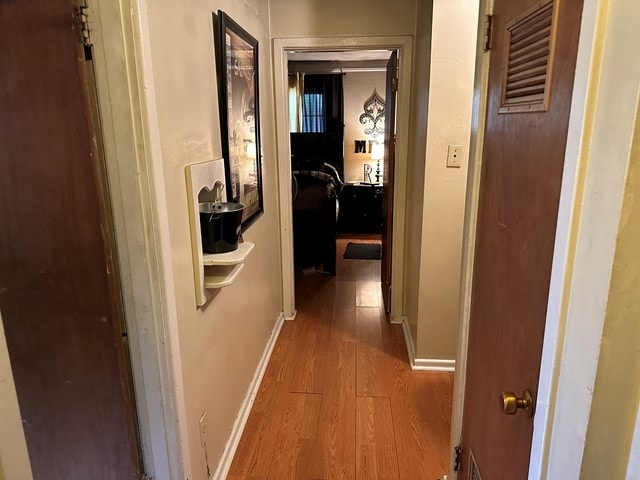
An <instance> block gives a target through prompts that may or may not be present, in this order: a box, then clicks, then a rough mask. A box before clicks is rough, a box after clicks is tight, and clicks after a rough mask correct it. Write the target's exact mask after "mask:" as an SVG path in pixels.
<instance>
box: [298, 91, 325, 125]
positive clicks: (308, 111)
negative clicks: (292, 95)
mask: <svg viewBox="0 0 640 480" xmlns="http://www.w3.org/2000/svg"><path fill="white" fill-rule="evenodd" d="M302 131H303V132H309V133H323V132H325V131H326V121H325V111H324V95H323V94H322V93H305V94H304V95H303V97H302Z"/></svg>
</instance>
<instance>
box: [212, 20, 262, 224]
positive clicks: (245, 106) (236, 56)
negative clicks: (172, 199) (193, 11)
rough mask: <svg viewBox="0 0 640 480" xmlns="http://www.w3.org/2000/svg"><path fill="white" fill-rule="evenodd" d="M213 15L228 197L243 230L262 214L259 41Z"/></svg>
mask: <svg viewBox="0 0 640 480" xmlns="http://www.w3.org/2000/svg"><path fill="white" fill-rule="evenodd" d="M215 17H216V15H215V14H214V21H213V24H214V37H215V45H216V65H217V70H218V107H219V111H220V134H221V139H222V155H223V157H224V165H225V178H226V185H227V201H229V202H238V203H242V204H243V205H244V207H245V208H244V211H243V214H242V231H246V229H247V228H248V227H249V226H250V225H251V224H252V223H253V222H255V221H256V220H257V219H258V217H260V215H262V213H263V212H264V201H263V193H262V156H261V145H260V101H259V98H260V97H259V88H258V87H259V76H258V65H259V63H258V41H257V40H256V39H255V38H254V37H253V36H251V35H250V34H249V33H248V32H247V31H246V30H245V29H244V28H242V27H241V26H240V25H238V23H237V22H235V21H234V20H233V19H232V18H231V17H229V15H227V14H226V13H225V12H223V11H222V10H218V14H217V19H216V18H215Z"/></svg>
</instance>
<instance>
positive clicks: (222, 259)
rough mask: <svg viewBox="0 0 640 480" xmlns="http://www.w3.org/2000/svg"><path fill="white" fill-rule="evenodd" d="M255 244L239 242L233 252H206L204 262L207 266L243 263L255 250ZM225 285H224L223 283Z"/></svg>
mask: <svg viewBox="0 0 640 480" xmlns="http://www.w3.org/2000/svg"><path fill="white" fill-rule="evenodd" d="M254 247H255V245H254V244H253V243H251V242H244V243H239V244H238V248H237V249H236V250H234V251H233V252H226V253H205V254H204V255H203V256H202V263H203V264H204V265H205V266H217V265H221V266H224V265H237V264H239V263H243V262H244V261H245V260H246V259H247V257H248V256H249V254H250V253H251V252H252V251H253V248H254ZM223 286H224V285H223ZM205 287H206V288H215V287H209V286H208V285H206V280H205Z"/></svg>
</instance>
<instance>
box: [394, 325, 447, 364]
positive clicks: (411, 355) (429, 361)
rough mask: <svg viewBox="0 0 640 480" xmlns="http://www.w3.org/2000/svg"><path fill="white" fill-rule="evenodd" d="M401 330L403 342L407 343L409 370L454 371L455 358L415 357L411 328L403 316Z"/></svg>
mask: <svg viewBox="0 0 640 480" xmlns="http://www.w3.org/2000/svg"><path fill="white" fill-rule="evenodd" d="M402 331H403V332H404V342H405V343H406V345H407V355H408V356H409V363H410V364H411V370H428V371H431V372H455V370H456V361H455V360H442V359H437V358H416V350H415V347H414V345H415V344H414V343H413V337H412V336H411V328H410V327H409V322H408V321H407V317H404V318H403V321H402Z"/></svg>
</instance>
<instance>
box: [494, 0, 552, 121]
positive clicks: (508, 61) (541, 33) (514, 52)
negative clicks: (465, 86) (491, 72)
mask: <svg viewBox="0 0 640 480" xmlns="http://www.w3.org/2000/svg"><path fill="white" fill-rule="evenodd" d="M558 1H560V0H547V1H543V2H539V3H537V4H536V5H534V6H533V7H531V8H529V9H528V10H527V11H525V12H524V13H522V14H521V15H518V16H517V17H516V18H514V19H512V20H511V21H509V22H508V23H507V25H506V39H505V40H506V41H505V46H506V48H505V55H504V63H503V67H502V72H503V78H502V103H501V105H500V109H499V110H498V112H499V113H515V112H540V111H546V110H548V109H549V98H550V89H551V67H552V65H553V51H554V37H555V28H556V21H555V18H554V8H555V4H557V3H558Z"/></svg>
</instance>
